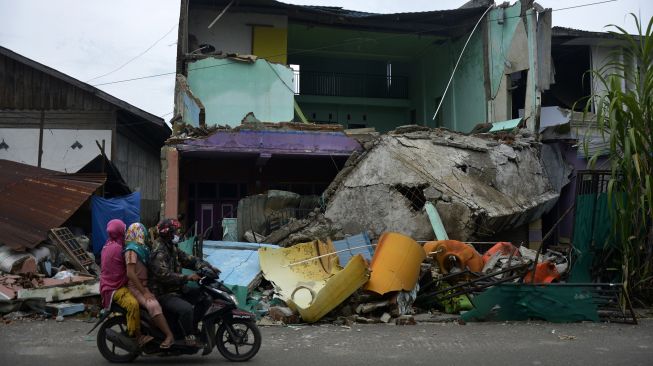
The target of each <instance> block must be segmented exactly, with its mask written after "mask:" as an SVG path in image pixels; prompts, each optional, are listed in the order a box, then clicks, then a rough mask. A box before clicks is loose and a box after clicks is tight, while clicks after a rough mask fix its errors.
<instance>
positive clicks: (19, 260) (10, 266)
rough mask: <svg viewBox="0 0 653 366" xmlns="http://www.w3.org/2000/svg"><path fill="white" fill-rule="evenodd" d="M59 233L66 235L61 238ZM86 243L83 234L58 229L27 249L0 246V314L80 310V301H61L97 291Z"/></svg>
mask: <svg viewBox="0 0 653 366" xmlns="http://www.w3.org/2000/svg"><path fill="white" fill-rule="evenodd" d="M62 232H65V233H67V235H69V237H68V238H67V239H65V240H61V239H62V238H61V237H60V236H59V235H58V234H61V233H62ZM88 245H89V240H88V238H86V237H85V236H79V237H74V236H72V234H71V233H70V231H69V230H68V229H65V228H58V229H53V231H52V232H51V234H50V239H48V240H46V241H44V242H43V243H42V244H40V245H38V246H36V247H34V248H31V249H29V250H28V251H23V252H21V251H15V250H12V249H10V248H9V247H7V246H0V314H8V313H9V314H14V313H16V312H20V311H23V312H24V313H25V314H33V313H36V314H37V315H43V314H51V315H53V316H57V315H58V314H60V313H61V312H64V311H65V315H70V314H72V313H76V312H80V311H84V310H85V306H84V305H83V304H81V306H80V304H72V303H69V302H64V301H67V300H72V299H80V298H85V297H88V296H96V295H98V294H99V293H100V292H99V283H98V281H97V277H96V274H98V273H99V268H98V267H97V265H95V263H94V261H93V259H92V257H91V256H90V254H88V253H87V252H86V251H85V250H86V248H87V247H88ZM73 309H74V312H73ZM16 314H17V313H16ZM16 314H14V315H10V316H9V318H12V317H16Z"/></svg>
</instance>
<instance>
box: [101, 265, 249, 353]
mask: <svg viewBox="0 0 653 366" xmlns="http://www.w3.org/2000/svg"><path fill="white" fill-rule="evenodd" d="M198 275H200V279H199V280H198V281H197V283H198V285H199V288H200V289H201V292H202V293H203V294H204V295H205V296H209V297H210V299H211V300H212V303H211V306H210V307H209V309H208V310H207V311H206V313H205V314H204V316H203V317H202V319H201V327H200V337H199V339H200V340H201V342H202V343H203V344H198V345H188V344H185V342H183V341H181V342H180V341H175V343H173V345H172V346H171V347H170V348H166V349H162V348H160V345H161V342H163V340H164V339H165V336H164V334H163V333H162V332H161V331H160V330H159V329H157V328H156V327H155V326H154V325H153V324H152V322H151V318H150V316H149V314H148V313H147V311H145V310H144V309H141V333H142V334H144V335H150V336H152V337H154V339H153V340H152V341H150V342H148V343H147V344H145V345H144V346H142V347H139V346H138V345H137V344H136V342H135V340H134V339H133V338H131V337H129V336H128V334H127V320H126V314H127V312H126V311H125V309H123V308H121V307H120V306H119V305H117V304H112V305H111V309H109V311H106V312H104V313H102V315H101V316H100V318H99V319H98V321H97V322H96V323H95V325H94V326H93V328H92V329H91V330H90V331H89V332H88V334H90V333H91V332H93V330H95V328H97V327H98V326H99V327H100V328H99V330H98V334H97V347H98V350H99V351H100V353H101V354H102V356H103V357H104V358H105V359H107V360H108V361H109V362H115V363H125V362H131V361H134V360H135V359H136V358H137V357H138V356H140V355H141V354H146V355H159V356H180V355H193V354H196V353H197V352H199V351H200V350H202V356H206V355H208V354H210V353H211V351H212V350H213V346H215V347H216V348H217V349H218V351H219V352H220V354H221V355H222V356H223V357H224V358H226V359H227V360H229V361H236V362H242V361H247V360H249V359H251V358H252V357H254V356H255V355H256V353H257V352H258V351H259V349H260V347H261V342H262V339H261V332H260V330H259V329H258V327H257V326H256V317H255V315H254V314H252V313H249V312H247V311H243V310H240V309H238V301H237V300H236V297H235V296H234V294H233V292H231V291H230V290H229V289H228V288H227V287H226V286H225V285H224V283H222V282H221V281H218V276H217V275H216V274H215V273H213V271H211V270H209V269H206V270H201V271H199V272H198ZM216 326H217V330H216ZM174 329H175V327H173V332H174ZM174 333H175V338H183V337H180V336H179V334H177V333H178V332H174Z"/></svg>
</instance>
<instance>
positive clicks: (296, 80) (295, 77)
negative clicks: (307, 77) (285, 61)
mask: <svg viewBox="0 0 653 366" xmlns="http://www.w3.org/2000/svg"><path fill="white" fill-rule="evenodd" d="M289 66H290V68H291V69H292V71H293V78H292V84H293V89H294V90H295V95H299V65H294V64H290V65H289Z"/></svg>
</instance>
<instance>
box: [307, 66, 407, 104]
mask: <svg viewBox="0 0 653 366" xmlns="http://www.w3.org/2000/svg"><path fill="white" fill-rule="evenodd" d="M408 88H409V85H408V77H406V76H394V75H393V76H385V75H366V74H350V73H338V72H324V71H304V70H302V71H298V70H295V94H299V95H317V96H332V97H359V98H396V99H407V98H408V97H409V91H408Z"/></svg>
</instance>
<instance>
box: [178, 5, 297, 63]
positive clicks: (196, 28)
mask: <svg viewBox="0 0 653 366" xmlns="http://www.w3.org/2000/svg"><path fill="white" fill-rule="evenodd" d="M221 11H222V8H216V7H210V8H209V7H198V8H192V9H190V11H189V16H188V34H189V35H191V34H192V35H194V36H195V37H196V38H197V42H198V44H202V43H207V44H210V45H212V46H213V47H215V50H216V51H223V52H224V53H239V54H244V55H247V54H251V53H252V26H254V25H265V26H272V27H275V28H287V27H288V17H286V16H285V15H270V14H256V13H238V12H231V11H227V12H226V13H225V14H224V15H223V16H222V17H221V18H220V19H219V20H218V21H217V22H216V23H215V24H214V25H213V27H211V28H210V29H209V28H208V26H209V24H211V22H212V21H213V20H214V19H215V17H216V16H218V14H220V12H221ZM191 48H192V47H191V46H190V45H189V50H188V52H192V51H194V50H192V49H191Z"/></svg>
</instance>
